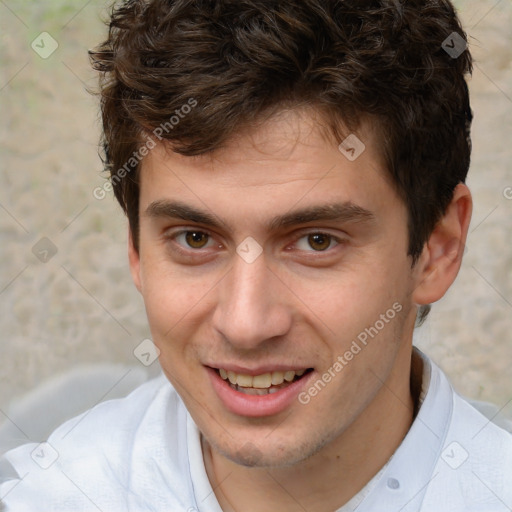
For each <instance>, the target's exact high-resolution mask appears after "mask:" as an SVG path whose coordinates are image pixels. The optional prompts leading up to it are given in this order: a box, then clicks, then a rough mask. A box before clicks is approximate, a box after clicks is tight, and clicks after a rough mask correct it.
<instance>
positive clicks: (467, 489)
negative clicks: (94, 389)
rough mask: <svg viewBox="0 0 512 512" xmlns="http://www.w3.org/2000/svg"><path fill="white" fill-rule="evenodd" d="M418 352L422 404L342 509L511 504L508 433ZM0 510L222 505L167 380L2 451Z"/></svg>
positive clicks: (195, 510) (492, 508)
mask: <svg viewBox="0 0 512 512" xmlns="http://www.w3.org/2000/svg"><path fill="white" fill-rule="evenodd" d="M415 353H416V354H417V355H420V356H421V357H422V359H423V363H424V364H423V376H422V392H421V396H420V403H421V406H420V409H419V412H418V414H417V415H416V417H415V419H414V422H413V424H412V426H411V428H410V430H409V432H408V433H407V435H406V437H405V438H404V440H403V441H402V443H401V445H400V446H399V447H398V449H397V450H396V452H395V453H394V454H393V456H392V457H391V459H390V460H389V461H388V462H387V463H386V465H385V466H384V467H383V468H382V469H381V470H380V471H379V473H378V474H377V475H376V476H375V477H374V478H373V479H372V480H371V481H370V482H369V483H368V484H367V485H366V486H365V488H364V489H363V490H362V491H361V492H360V493H358V494H357V495H356V496H354V498H353V499H352V500H350V502H349V503H347V504H346V505H345V506H344V507H342V508H341V509H340V512H345V511H350V512H351V511H353V510H356V509H357V512H510V510H511V509H512V435H511V434H509V433H508V432H506V431H505V430H503V429H501V428H499V427H497V426H496V425H495V424H493V423H491V422H490V421H489V420H488V419H487V418H485V417H484V416H483V415H481V414H480V413H479V412H478V411H477V410H476V409H474V408H473V407H472V406H471V405H469V404H468V403H467V402H466V401H465V400H464V399H462V398H461V397H460V396H459V395H457V394H456V393H455V392H454V391H453V389H452V387H451V386H450V384H449V382H448V380H447V378H446V376H445V375H444V374H443V372H442V371H441V370H440V369H439V368H438V367H437V366H436V365H435V364H434V363H432V362H431V361H430V360H429V359H428V358H427V357H426V356H424V355H423V354H421V352H419V351H418V350H417V349H415ZM0 500H2V504H3V506H4V507H5V510H7V512H41V511H44V512H57V511H58V512H89V511H95V512H97V511H98V510H100V511H102V512H126V511H130V512H164V511H165V512H168V511H169V512H222V510H221V508H220V506H219V504H218V502H217V499H216V497H215V494H214V492H213V490H212V487H211V484H210V482H209V480H208V476H207V474H206V470H205V467H204V461H203V456H202V451H201V442H200V433H199V430H198V428H197V426H196V425H195V423H194V421H193V420H192V418H191V417H190V415H189V413H188V411H187V409H186V408H185V406H184V404H183V402H182V401H181V399H180V397H179V395H178V394H177V393H176V391H175V390H174V389H173V387H172V386H171V384H170V383H169V382H168V381H167V379H166V378H165V377H163V376H162V377H159V378H158V379H154V380H152V381H150V382H147V383H145V384H143V385H142V386H140V387H139V388H137V389H136V390H135V391H134V392H132V393H131V394H130V395H129V396H128V397H126V398H123V399H117V400H111V401H108V402H104V403H101V404H99V405H97V406H96V407H94V408H93V409H91V410H89V411H88V412H86V413H84V414H82V415H81V416H78V417H76V418H74V419H72V420H70V421H68V422H66V423H64V424H63V425H62V426H60V427H59V428H58V429H57V430H55V432H53V434H52V435H51V436H50V438H49V439H48V443H43V444H42V445H38V444H35V443H33V444H26V445H23V446H20V447H18V448H15V449H14V450H11V451H9V452H7V454H5V456H4V457H3V458H1V459H0ZM0 510H1V507H0Z"/></svg>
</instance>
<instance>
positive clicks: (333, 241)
mask: <svg viewBox="0 0 512 512" xmlns="http://www.w3.org/2000/svg"><path fill="white" fill-rule="evenodd" d="M188 233H197V234H201V235H206V236H207V237H209V239H208V241H207V244H209V243H210V242H211V241H213V240H214V238H215V237H214V235H213V234H212V233H211V232H209V231H207V230H204V229H181V230H179V231H177V232H175V233H172V234H170V235H168V236H166V238H167V239H168V240H170V241H171V242H173V244H174V245H175V249H177V250H178V251H179V252H181V253H182V254H187V255H191V254H194V255H197V256H199V255H200V253H201V252H204V250H205V249H206V250H208V249H211V247H205V248H202V247H201V248H197V249H195V248H193V247H190V246H188V245H185V244H186V242H185V243H183V244H182V243H179V242H178V241H177V239H178V237H180V236H184V235H187V234H188ZM313 235H323V236H326V237H328V238H329V241H330V243H329V246H328V247H327V248H326V249H324V250H317V251H315V250H314V249H313V248H311V250H304V249H302V250H300V249H299V250H300V251H301V252H306V253H311V254H315V255H318V256H316V257H320V255H322V254H329V253H331V252H332V251H333V250H334V249H335V248H336V247H338V246H339V245H342V244H343V243H344V242H345V240H343V239H341V238H339V237H337V236H335V235H332V234H331V233H328V232H326V231H314V230H313V231H312V230H309V231H303V232H300V233H298V234H297V235H296V236H295V237H294V240H293V242H292V243H291V244H288V245H286V248H285V250H290V247H291V246H293V245H296V244H297V243H298V242H299V241H300V240H302V239H304V238H307V237H310V236H313ZM306 243H308V242H306ZM222 247H223V244H222V243H218V244H217V248H222Z"/></svg>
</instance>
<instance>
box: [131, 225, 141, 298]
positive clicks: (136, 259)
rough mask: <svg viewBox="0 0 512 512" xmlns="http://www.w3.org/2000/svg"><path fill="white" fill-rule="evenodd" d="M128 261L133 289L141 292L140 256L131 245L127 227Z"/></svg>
mask: <svg viewBox="0 0 512 512" xmlns="http://www.w3.org/2000/svg"><path fill="white" fill-rule="evenodd" d="M128 261H129V263H130V272H131V274H132V279H133V282H134V284H135V287H136V288H137V290H139V292H142V280H141V277H140V255H139V251H138V250H137V249H136V248H135V246H134V244H133V235H132V230H131V228H130V227H128Z"/></svg>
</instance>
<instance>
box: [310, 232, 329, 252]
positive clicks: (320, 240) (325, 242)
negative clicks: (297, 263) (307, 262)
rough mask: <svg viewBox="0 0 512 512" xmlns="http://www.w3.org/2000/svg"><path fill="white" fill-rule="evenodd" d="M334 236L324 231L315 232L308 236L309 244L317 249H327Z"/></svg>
mask: <svg viewBox="0 0 512 512" xmlns="http://www.w3.org/2000/svg"><path fill="white" fill-rule="evenodd" d="M331 242H332V237H331V236H329V235H326V234H324V233H315V234H313V235H309V236H308V244H309V246H310V247H311V249H314V250H315V251H325V250H326V249H328V248H329V247H330V245H331Z"/></svg>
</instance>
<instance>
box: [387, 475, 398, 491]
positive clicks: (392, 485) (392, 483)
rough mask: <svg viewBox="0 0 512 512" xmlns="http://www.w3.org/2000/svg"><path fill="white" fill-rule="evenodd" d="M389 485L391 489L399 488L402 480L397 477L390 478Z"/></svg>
mask: <svg viewBox="0 0 512 512" xmlns="http://www.w3.org/2000/svg"><path fill="white" fill-rule="evenodd" d="M388 487H389V488H390V489H398V488H399V487H400V482H399V481H398V480H397V479H396V478H388Z"/></svg>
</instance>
